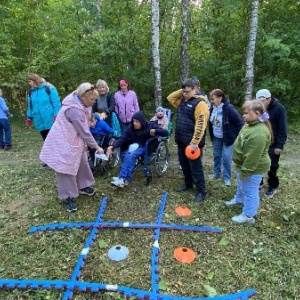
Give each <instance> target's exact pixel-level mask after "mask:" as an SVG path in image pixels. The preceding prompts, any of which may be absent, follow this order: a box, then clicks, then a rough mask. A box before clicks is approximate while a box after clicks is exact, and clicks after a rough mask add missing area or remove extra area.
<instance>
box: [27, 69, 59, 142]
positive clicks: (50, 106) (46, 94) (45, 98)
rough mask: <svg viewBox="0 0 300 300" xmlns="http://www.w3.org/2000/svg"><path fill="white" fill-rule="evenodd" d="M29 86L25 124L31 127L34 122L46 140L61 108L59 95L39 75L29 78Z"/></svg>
mask: <svg viewBox="0 0 300 300" xmlns="http://www.w3.org/2000/svg"><path fill="white" fill-rule="evenodd" d="M28 84H29V85H30V87H31V88H30V92H29V96H28V98H27V112H26V121H25V124H26V125H27V126H30V125H31V124H32V122H33V123H34V127H35V129H36V130H37V131H39V132H40V134H41V135H42V138H43V140H45V139H46V137H47V134H48V132H49V130H50V129H51V127H52V125H53V123H54V121H55V118H56V116H57V114H58V111H59V110H60V107H61V103H60V99H59V95H58V93H57V90H56V88H55V87H54V86H53V85H51V84H49V83H46V82H43V79H42V78H41V77H40V76H39V75H37V74H31V75H29V76H28Z"/></svg>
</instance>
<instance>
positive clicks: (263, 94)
mask: <svg viewBox="0 0 300 300" xmlns="http://www.w3.org/2000/svg"><path fill="white" fill-rule="evenodd" d="M269 97H271V93H270V91H269V90H266V89H262V90H259V91H258V92H257V93H256V99H259V98H269Z"/></svg>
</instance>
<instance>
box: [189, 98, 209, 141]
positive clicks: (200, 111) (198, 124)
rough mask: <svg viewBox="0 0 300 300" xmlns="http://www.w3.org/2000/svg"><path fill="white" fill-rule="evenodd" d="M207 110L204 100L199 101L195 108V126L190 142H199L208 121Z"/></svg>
mask: <svg viewBox="0 0 300 300" xmlns="http://www.w3.org/2000/svg"><path fill="white" fill-rule="evenodd" d="M208 116H209V111H208V107H207V105H206V102H205V101H200V102H199V103H198V104H197V106H196V109H195V128H194V134H193V138H192V141H191V143H192V144H199V143H200V141H201V140H202V138H203V136H204V134H205V130H206V126H207V122H208Z"/></svg>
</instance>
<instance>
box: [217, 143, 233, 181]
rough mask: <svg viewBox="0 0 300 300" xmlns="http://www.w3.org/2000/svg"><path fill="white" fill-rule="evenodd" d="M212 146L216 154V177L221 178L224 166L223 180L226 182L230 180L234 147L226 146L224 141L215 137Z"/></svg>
mask: <svg viewBox="0 0 300 300" xmlns="http://www.w3.org/2000/svg"><path fill="white" fill-rule="evenodd" d="M212 144H213V153H214V175H216V177H220V176H221V167H222V165H223V169H224V170H223V178H224V180H230V179H231V168H232V150H233V145H231V146H225V144H224V143H223V139H219V138H216V137H213V140H212Z"/></svg>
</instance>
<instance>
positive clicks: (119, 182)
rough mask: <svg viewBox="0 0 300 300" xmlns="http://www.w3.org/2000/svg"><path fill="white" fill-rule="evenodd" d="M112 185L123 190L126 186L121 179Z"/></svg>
mask: <svg viewBox="0 0 300 300" xmlns="http://www.w3.org/2000/svg"><path fill="white" fill-rule="evenodd" d="M111 184H113V185H115V186H117V187H120V188H123V187H124V185H125V184H124V180H123V178H119V179H118V180H115V181H112V182H111Z"/></svg>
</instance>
